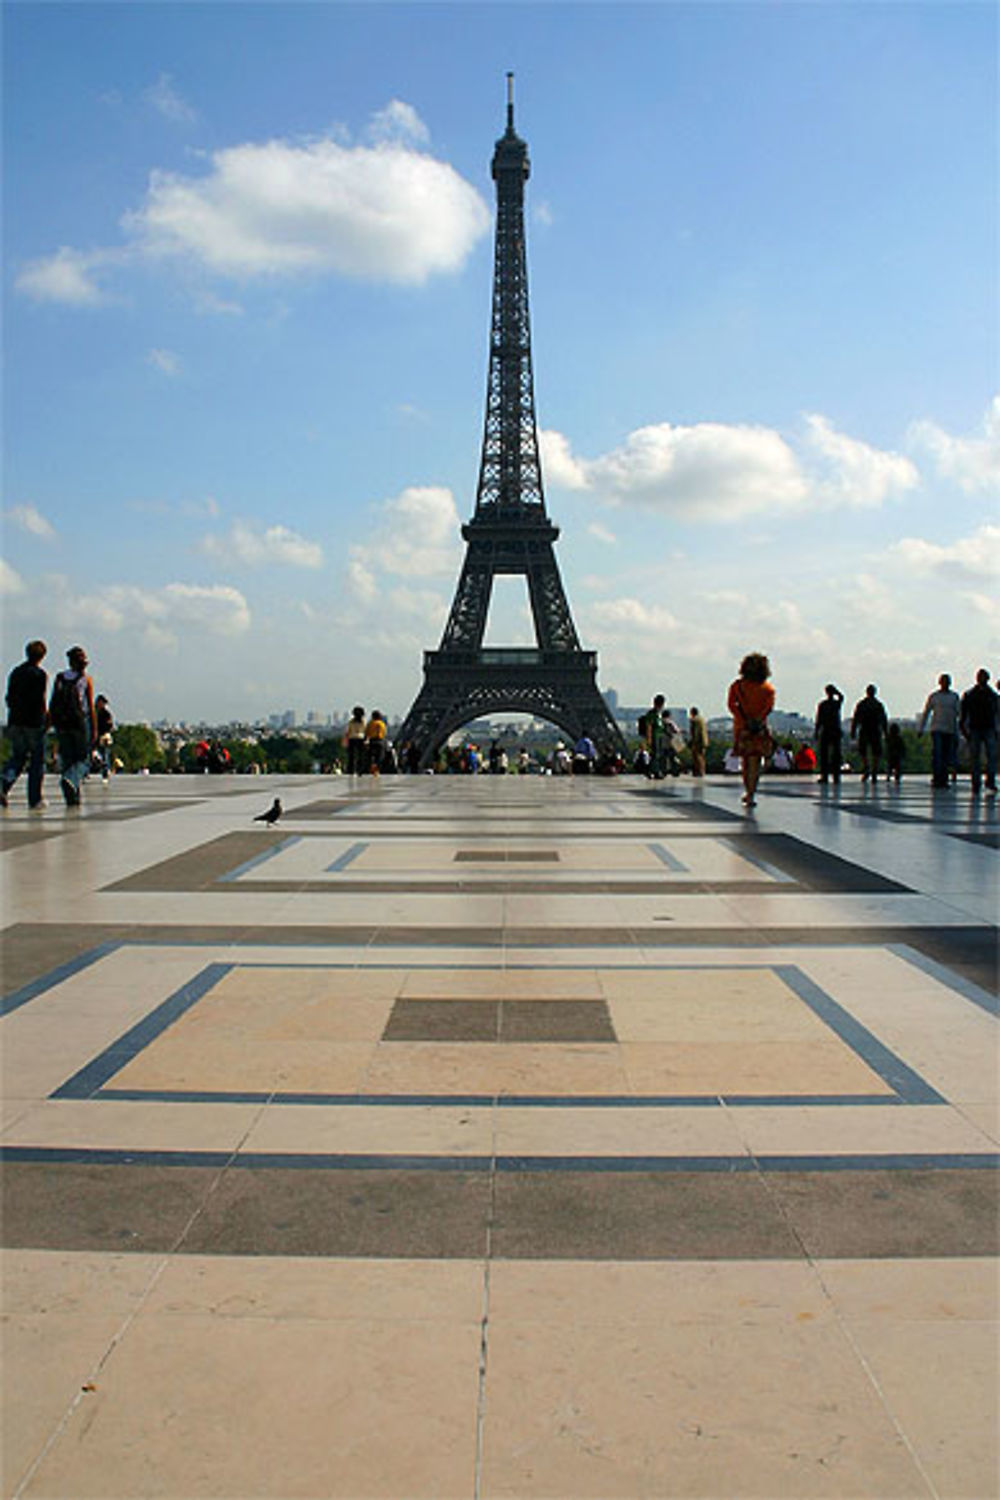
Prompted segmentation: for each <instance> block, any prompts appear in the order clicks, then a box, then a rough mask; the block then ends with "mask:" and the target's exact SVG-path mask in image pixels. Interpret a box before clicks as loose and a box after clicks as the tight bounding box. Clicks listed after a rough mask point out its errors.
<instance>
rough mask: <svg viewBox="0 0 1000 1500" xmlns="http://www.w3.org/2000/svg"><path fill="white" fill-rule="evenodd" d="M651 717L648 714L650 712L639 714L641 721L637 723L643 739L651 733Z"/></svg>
mask: <svg viewBox="0 0 1000 1500" xmlns="http://www.w3.org/2000/svg"><path fill="white" fill-rule="evenodd" d="M650 718H651V715H650V714H648V713H645V714H640V715H639V722H638V724H637V725H636V728H637V729H638V731H639V733H640V734H641V735H642V738H643V739H646V738H648V735H649V720H650Z"/></svg>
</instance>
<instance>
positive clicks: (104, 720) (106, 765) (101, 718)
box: [94, 693, 115, 786]
mask: <svg viewBox="0 0 1000 1500" xmlns="http://www.w3.org/2000/svg"><path fill="white" fill-rule="evenodd" d="M94 709H95V712H96V714H97V763H98V764H99V765H100V768H101V780H102V781H103V782H104V784H105V786H106V785H107V784H108V781H109V780H110V777H111V736H112V734H113V732H114V727H115V721H114V717H113V715H112V713H111V705H110V704H109V703H108V700H107V698H106V697H105V696H104V694H103V693H98V695H97V697H96V698H95V699H94Z"/></svg>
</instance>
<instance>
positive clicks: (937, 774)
mask: <svg viewBox="0 0 1000 1500" xmlns="http://www.w3.org/2000/svg"><path fill="white" fill-rule="evenodd" d="M46 655H47V647H46V645H45V642H44V641H40V640H34V641H29V642H28V643H27V645H26V647H25V654H24V661H22V662H21V663H20V664H19V665H18V666H16V667H14V669H13V670H12V671H11V673H10V675H9V677H8V679H7V695H6V702H7V741H8V747H9V756H8V759H7V762H6V764H5V765H4V767H3V771H2V779H0V806H2V807H7V806H8V802H9V796H10V792H11V789H12V787H13V786H14V783H15V782H16V781H17V779H18V777H19V776H20V775H21V773H22V771H23V770H24V769H25V767H27V790H28V806H29V807H30V808H37V807H41V806H43V797H42V788H43V781H44V776H45V758H46V736H47V733H48V731H49V730H51V731H53V733H54V737H55V746H56V754H57V758H58V771H59V785H60V789H61V791H62V794H63V798H64V800H65V802H66V805H67V807H78V806H79V805H80V798H81V789H82V786H83V783H84V781H85V780H86V778H87V777H88V776H90V775H93V774H96V775H99V776H100V777H101V778H102V780H104V781H105V782H106V781H107V780H108V778H109V776H110V774H111V771H112V768H113V765H114V762H113V759H112V749H111V747H112V734H113V730H114V721H113V718H112V714H111V708H110V704H109V702H108V699H107V698H106V697H105V696H104V694H97V695H96V696H95V694H94V684H93V681H92V679H91V677H90V675H89V673H88V670H87V668H88V665H89V663H88V660H87V653H86V651H85V650H84V649H83V647H82V646H71V647H70V648H69V650H68V651H67V653H66V659H67V666H66V667H65V668H64V670H63V671H61V672H58V673H57V674H56V676H55V678H54V679H53V682H52V687H51V691H50V690H49V684H48V674H47V673H46V671H45V669H44V667H43V666H42V662H43V661H44V660H45V657H46ZM770 677H771V666H770V662H769V661H768V659H767V657H766V656H764V655H763V654H762V653H760V652H750V653H749V654H748V655H747V656H745V657H744V658H743V660H742V662H741V663H740V668H739V674H738V676H737V677H736V678H735V680H734V681H733V683H732V684H731V686H730V688H729V692H728V696H727V700H726V701H727V707H728V709H729V713H730V714H731V716H732V721H733V741H732V750H731V752H730V753H729V755H727V758H726V763H725V765H726V769H733V770H739V772H740V774H741V775H742V778H743V802H744V804H745V805H746V806H747V807H753V806H754V804H755V802H756V795H757V787H758V783H759V780H760V775H761V772H762V770H763V769H764V767H765V766H770V767H771V769H773V770H775V771H788V772H793V771H794V772H799V773H805V774H809V773H812V772H816V771H818V773H819V781H820V783H821V784H823V785H826V784H828V783H831V782H832V783H834V784H837V783H839V781H840V779H841V776H842V773H843V771H844V769H845V760H844V756H845V740H847V739H849V740H850V741H852V742H853V743H854V745H855V747H856V750H857V754H858V756H859V757H860V761H861V780H862V781H863V782H867V781H871V782H875V781H876V780H877V779H878V777H879V776H880V775H881V774H882V773H883V771H884V774H885V776H886V777H887V778H888V779H889V780H893V781H895V782H897V783H898V782H899V781H900V780H901V778H902V773H903V764H904V759H905V746H904V740H903V735H902V732H901V729H900V726H899V724H898V723H895V722H893V721H892V720H890V718H889V715H888V712H887V710H886V707H885V704H884V703H883V702H882V701H881V699H880V698H879V695H878V688H877V686H876V685H875V683H871V682H870V683H869V684H868V685H867V687H866V688H865V690H864V693H863V695H862V696H861V698H859V699H858V702H857V703H856V704H855V706H854V709H853V712H852V713H851V716H850V721H849V723H848V724H846V725H845V720H844V713H843V708H844V701H845V700H844V694H843V693H842V692H841V690H840V689H839V688H838V687H837V686H836V684H835V683H832V682H829V683H827V685H826V687H825V689H824V696H823V697H822V698H821V699H820V702H819V704H818V705H817V708H816V716H815V723H814V728H813V738H814V741H815V750H814V749H813V746H812V745H810V744H808V743H800V744H799V745H798V746H797V747H795V748H794V749H793V748H792V747H789V746H786V745H780V744H777V743H776V742H775V739H774V736H773V734H772V731H771V728H770V725H769V720H770V717H771V714H772V713H773V711H774V707H775V701H776V695H775V689H774V685H773V683H772V682H771V680H770ZM637 727H638V731H639V746H638V749H637V751H636V754H635V757H634V760H633V763H632V769H633V770H634V771H636V772H639V773H640V774H642V775H644V776H647V777H648V778H650V779H651V780H662V779H663V778H665V777H667V776H670V775H674V776H676V775H679V774H680V770H681V756H682V754H683V753H685V752H686V753H687V756H688V758H689V760H690V767H691V772H692V774H693V775H694V776H695V777H702V776H704V775H705V772H706V765H707V755H708V743H709V736H708V726H707V724H706V722H705V719H704V717H703V715H702V714H701V712H700V710H699V709H698V708H697V707H692V708H691V709H690V710H689V712H688V724H687V735H686V736H685V735H684V734H683V733H682V732H681V729H680V728H679V726H678V725H677V723H676V721H675V720H674V719H673V717H672V716H671V714H670V711H669V709H668V708H667V706H666V699H665V697H664V695H663V694H662V693H657V694H656V695H655V696H654V698H653V701H652V704H651V706H650V707H649V709H647V711H646V712H645V713H644V714H642V715H641V717H640V718H639V721H638V726H637ZM917 732H918V733H919V734H924V733H926V732H929V733H930V737H931V781H932V784H933V786H934V787H936V788H947V787H949V786H951V785H953V784H954V783H955V781H956V780H957V778H958V769H959V747H960V745H961V743H962V741H963V740H964V741H965V743H966V745H967V747H968V757H969V770H970V782H971V786H972V791H973V793H974V794H978V793H979V792H981V791H982V789H983V787H984V786H985V788H986V790H987V791H988V792H996V790H997V744H998V738H1000V694H998V693H997V691H996V689H995V688H994V687H993V686H992V685H991V683H990V674H989V672H988V670H987V669H986V668H985V667H981V668H980V669H979V671H978V672H977V673H976V680H975V683H974V684H973V685H972V686H971V687H969V688H968V689H966V691H965V692H964V693H962V694H961V695H959V694H958V693H957V692H956V691H955V690H954V689H953V687H952V681H951V677H950V676H949V674H948V673H946V672H945V673H942V674H941V676H940V677H939V679H938V686H937V688H935V690H934V691H933V692H931V693H930V694H929V695H928V698H927V701H926V703H925V704H924V709H923V712H922V714H921V715H920V718H919V721H918V723H917ZM342 744H343V748H344V750H345V752H346V770H347V774H348V775H350V776H361V775H367V776H379V775H381V774H383V773H384V772H396V771H409V772H415V771H418V770H419V769H420V766H421V754H420V750H419V748H418V747H417V746H416V745H414V744H412V743H409V742H408V743H405V744H403V745H402V746H400V747H399V749H398V750H397V748H396V747H395V746H394V745H393V744H392V741H391V740H390V738H389V732H388V723H387V721H386V717H385V714H384V713H383V712H382V710H381V709H377V708H376V709H372V711H371V713H370V714H367V715H366V712H365V709H364V708H363V707H361V706H360V705H357V706H355V708H354V709H353V710H352V712H351V717H350V719H349V721H348V724H347V727H346V729H345V731H344V734H343V740H342ZM443 754H444V762H443V765H442V769H444V770H446V771H449V772H453V773H458V774H477V773H478V772H480V771H487V772H489V773H490V774H492V775H506V774H507V772H508V771H516V772H518V773H520V774H522V775H524V774H530V773H532V772H537V773H548V774H551V775H554V776H568V775H574V776H589V775H594V774H603V775H617V774H619V773H620V772H622V771H624V770H625V769H626V766H625V762H624V760H623V759H622V756H621V754H620V753H619V751H618V750H617V749H616V748H615V747H613V746H605V747H598V746H597V745H596V744H595V743H594V741H593V739H592V738H591V737H590V736H589V735H588V734H582V735H581V736H580V737H579V738H578V739H577V740H576V741H575V743H574V744H573V745H572V746H571V747H569V746H567V745H566V744H564V742H563V741H562V740H560V741H558V742H557V743H556V745H555V748H554V749H553V750H552V751H551V752H549V754H548V755H547V756H544V757H542V758H539V757H537V756H535V755H533V754H532V752H531V751H529V750H528V749H527V748H525V747H522V748H521V749H520V750H519V751H518V752H517V754H516V757H515V759H514V763H513V765H512V764H511V757H510V756H509V755H508V752H507V750H506V749H505V747H504V746H503V745H502V744H501V743H500V741H499V740H498V739H494V740H493V741H492V743H491V744H490V747H489V749H488V751H486V752H485V754H484V752H483V751H482V750H481V749H480V747H479V746H478V745H476V744H475V743H474V742H473V741H471V740H465V741H463V742H462V743H461V744H460V745H456V746H449V747H446V749H445V751H444V752H443ZM196 759H197V764H198V766H199V769H202V770H206V771H217V772H218V771H225V770H228V769H230V766H229V764H228V760H229V752H228V751H227V750H226V749H225V747H224V746H222V745H220V744H219V743H218V742H215V741H211V742H209V741H203V742H202V744H200V745H199V746H198V752H197V757H196Z"/></svg>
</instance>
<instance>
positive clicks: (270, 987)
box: [199, 962, 406, 1013]
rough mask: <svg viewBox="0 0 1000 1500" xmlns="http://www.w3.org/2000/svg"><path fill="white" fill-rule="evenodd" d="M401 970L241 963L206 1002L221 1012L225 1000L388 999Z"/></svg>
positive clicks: (268, 1002) (396, 987)
mask: <svg viewBox="0 0 1000 1500" xmlns="http://www.w3.org/2000/svg"><path fill="white" fill-rule="evenodd" d="M405 972H406V971H405V970H403V969H357V968H341V967H339V966H334V965H327V966H320V965H319V964H317V963H315V962H313V963H309V962H304V963H300V964H287V963H278V964H267V965H263V964H262V965H259V966H258V965H254V964H248V963H241V964H240V966H239V967H238V968H236V969H234V970H233V972H232V973H230V974H227V975H226V977H225V978H224V979H222V980H220V982H219V983H218V984H217V985H216V986H215V988H214V989H213V990H212V992H211V995H210V996H209V997H207V998H206V1000H203V1001H201V1002H200V1005H199V1009H201V1008H202V1007H204V1006H206V1005H207V1004H208V1003H209V1001H210V1002H211V1005H212V1008H213V1009H217V1010H219V1012H220V1013H222V1012H223V1011H224V1010H225V1007H226V1005H227V1004H228V1003H230V1002H231V1003H233V1004H235V1005H246V1006H247V1007H248V1008H249V1006H250V1003H251V1002H253V1001H257V1002H258V1003H259V1005H260V1006H261V1007H262V1008H264V1009H266V1008H267V1006H269V1005H273V1004H274V1002H275V1000H282V1001H285V1002H303V1001H304V1002H308V1003H315V1004H321V1003H323V1002H324V1001H327V1002H339V1001H346V1000H358V1001H363V1000H373V1001H382V1000H391V999H394V998H395V996H396V995H397V994H398V993H399V987H400V984H401V982H402V979H403V977H404V974H405Z"/></svg>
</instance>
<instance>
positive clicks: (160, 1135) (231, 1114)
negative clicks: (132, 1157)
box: [4, 1099, 260, 1151]
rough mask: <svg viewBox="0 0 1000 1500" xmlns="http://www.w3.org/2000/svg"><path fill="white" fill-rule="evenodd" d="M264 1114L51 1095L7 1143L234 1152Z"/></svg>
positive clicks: (232, 1107)
mask: <svg viewBox="0 0 1000 1500" xmlns="http://www.w3.org/2000/svg"><path fill="white" fill-rule="evenodd" d="M259 1112H260V1106H259V1105H255V1104H163V1103H159V1102H157V1101H155V1100H150V1101H148V1102H147V1101H145V1100H143V1101H133V1100H119V1099H115V1100H111V1099H46V1100H44V1101H43V1102H41V1103H39V1104H36V1105H34V1106H33V1107H32V1108H31V1110H29V1112H28V1113H27V1114H26V1115H24V1116H23V1117H22V1118H21V1119H20V1120H19V1121H18V1122H17V1124H15V1125H13V1126H12V1127H11V1130H10V1132H9V1134H8V1135H7V1136H5V1138H4V1145H5V1146H78V1147H85V1148H90V1149H101V1148H106V1149H121V1150H133V1151H232V1150H235V1148H236V1147H237V1146H238V1145H239V1143H240V1141H241V1140H242V1139H243V1137H244V1136H245V1135H246V1133H247V1131H248V1130H249V1128H250V1126H251V1125H252V1123H253V1121H254V1119H255V1118H256V1116H257V1115H258V1113H259Z"/></svg>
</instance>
